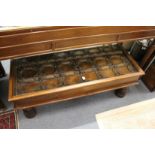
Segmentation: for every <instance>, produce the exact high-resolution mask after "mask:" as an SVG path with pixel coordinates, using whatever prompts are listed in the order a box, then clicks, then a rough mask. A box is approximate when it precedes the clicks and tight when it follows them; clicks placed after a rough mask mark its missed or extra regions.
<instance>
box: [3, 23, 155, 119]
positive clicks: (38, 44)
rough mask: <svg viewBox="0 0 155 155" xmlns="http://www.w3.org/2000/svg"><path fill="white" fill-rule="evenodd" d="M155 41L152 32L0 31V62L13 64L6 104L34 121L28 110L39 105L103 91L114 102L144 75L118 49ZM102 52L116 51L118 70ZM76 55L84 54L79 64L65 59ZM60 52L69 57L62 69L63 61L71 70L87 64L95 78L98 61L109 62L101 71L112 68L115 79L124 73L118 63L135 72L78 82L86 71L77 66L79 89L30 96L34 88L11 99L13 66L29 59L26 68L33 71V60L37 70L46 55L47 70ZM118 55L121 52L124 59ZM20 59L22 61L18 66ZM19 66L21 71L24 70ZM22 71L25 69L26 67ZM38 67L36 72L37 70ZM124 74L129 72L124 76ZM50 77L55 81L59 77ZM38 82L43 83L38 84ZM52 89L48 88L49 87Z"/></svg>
mask: <svg viewBox="0 0 155 155" xmlns="http://www.w3.org/2000/svg"><path fill="white" fill-rule="evenodd" d="M154 36H155V26H94V27H90V26H84V27H82V26H76V27H73V26H66V27H65V26H55V27H53V26H51V27H33V28H20V29H15V30H4V31H0V60H6V59H11V60H12V65H11V74H10V81H9V83H10V86H9V100H10V101H11V102H13V103H14V106H15V109H24V113H25V115H26V116H27V117H33V116H34V115H35V113H36V112H35V110H34V109H32V108H34V107H36V106H40V105H44V104H49V103H55V102H58V101H63V100H68V99H73V98H77V97H82V96H87V95H92V94H96V93H100V92H104V91H108V90H115V94H116V95H117V96H119V97H123V96H124V95H125V93H126V89H125V88H126V87H128V86H130V85H133V84H136V83H137V82H138V79H139V78H140V76H142V75H143V74H144V72H143V71H142V70H141V68H140V67H139V66H138V65H137V63H136V62H135V61H134V60H133V59H132V57H131V56H130V55H128V53H127V52H126V51H125V50H124V49H123V48H121V43H122V42H126V41H132V40H138V39H145V38H154ZM107 44H108V45H107ZM114 44H117V45H118V46H119V47H120V48H119V49H116V50H114V48H113V45H114ZM107 47H110V48H111V47H112V50H113V52H115V51H116V53H117V54H116V56H114V57H115V58H116V59H117V60H115V62H118V61H122V62H121V63H120V64H119V63H118V64H113V63H112V62H111V59H112V55H111V53H112V52H111V51H107V53H108V52H109V54H107V55H106V50H105V48H107ZM94 48H95V49H97V50H98V51H99V54H98V53H97V52H98V51H97V52H96V53H93V54H94V55H93V54H92V55H91V53H90V50H92V49H94ZM77 51H86V53H87V54H86V55H83V56H80V57H79V58H78V56H77V57H74V56H71V59H70V56H69V54H68V53H71V54H70V55H73V54H74V53H75V54H76V52H77ZM62 52H63V53H67V54H68V56H67V57H65V56H64V57H63V58H62V59H61V63H62V60H63V61H65V63H68V62H67V61H71V62H74V64H76V63H79V62H81V60H82V61H84V60H83V58H86V59H90V60H91V62H92V61H93V63H92V64H93V65H92V66H93V67H91V68H89V69H88V70H89V71H90V70H91V69H92V70H93V71H94V70H95V71H96V72H99V73H100V67H96V64H95V65H94V60H95V59H96V58H97V57H104V58H105V59H106V60H109V63H110V64H108V65H109V66H108V65H107V66H106V67H110V68H112V69H113V70H114V72H117V73H116V74H118V70H117V69H118V67H123V63H124V62H127V61H129V62H127V64H128V63H131V66H133V68H135V71H133V72H132V71H131V70H130V69H129V68H128V67H127V68H122V70H123V71H124V73H122V74H121V73H120V75H119V76H116V75H115V76H112V77H111V76H109V77H105V76H102V77H100V75H99V76H98V78H94V74H93V73H91V75H90V76H83V73H88V72H87V71H88V70H84V71H83V70H82V71H81V68H80V69H79V64H76V65H75V66H76V69H75V71H76V73H77V72H78V75H80V76H81V77H80V78H81V80H82V81H81V82H80V83H77V84H73V85H64V87H60V88H53V89H47V90H43V91H37V92H36V91H35V90H37V87H35V86H36V85H34V83H33V84H32V87H33V86H34V87H33V89H35V90H34V92H31V93H30V92H29V93H25V94H20V95H16V94H15V93H14V90H15V88H14V86H15V84H18V82H19V81H20V78H19V79H18V78H16V77H17V76H18V72H17V71H15V70H16V66H17V65H16V64H19V63H21V62H23V64H24V63H25V62H26V63H28V62H29V58H31V57H32V58H34V59H33V60H32V61H31V63H32V64H33V65H32V66H36V65H37V62H36V64H34V63H35V60H36V59H39V60H40V61H39V64H41V63H40V62H41V59H42V55H46V54H49V55H48V57H52V58H51V59H50V60H49V59H48V60H47V61H48V62H50V64H51V61H52V62H53V61H56V60H55V58H54V55H55V54H56V57H57V54H58V53H62ZM110 52H111V53H110ZM119 52H122V55H123V56H122V55H121V54H120V53H119ZM77 53H78V52H77ZM37 55H38V56H37ZM64 55H65V54H64ZM114 55H115V54H114ZM120 55H121V56H120ZM40 56H41V57H40ZM118 56H120V57H121V59H120V60H118V59H119V58H118ZM25 57H28V58H25ZM22 58H24V59H26V60H22ZM45 58H46V56H45ZM77 58H78V59H77ZM80 59H81V60H80ZM18 60H19V61H18ZM58 60H59V59H58ZM36 61H38V60H36ZM46 65H49V64H46ZM58 65H59V61H57V62H56V66H58ZM21 66H22V67H24V66H23V65H21ZM27 66H28V67H30V66H29V63H28V65H27ZM32 66H31V67H32ZM94 66H95V67H94ZM127 66H128V65H127ZM41 67H42V66H40V67H38V69H39V68H41ZM55 68H57V67H55ZM77 68H78V70H77ZM116 68H117V69H116ZM115 69H116V70H115ZM128 69H129V70H130V71H131V72H129V73H128V71H129V70H128ZM59 70H61V68H60V69H58V70H56V72H58V71H59ZM104 71H105V67H104ZM109 71H110V70H108V72H109ZM21 72H22V71H21ZM15 73H16V74H15ZM66 73H67V75H70V73H71V72H69V73H68V72H63V75H64V74H65V75H66ZM74 73H75V72H74ZM125 73H126V74H125ZM39 74H40V71H38V72H37V75H39ZM21 75H22V74H21ZM54 75H59V73H58V74H54ZM74 75H75V74H74ZM87 75H88V74H87ZM95 75H96V74H95ZM108 75H109V73H108ZM60 77H61V78H64V77H63V76H62V73H60ZM89 78H90V79H93V80H92V81H89V80H88V81H87V79H89ZM35 79H39V80H40V78H38V77H35ZM16 80H17V81H16ZM18 80H19V81H18ZM24 80H27V79H24ZM62 81H63V80H62ZM37 82H38V81H37ZM40 82H44V81H43V80H41V81H40ZM72 82H73V81H72ZM54 85H55V83H54ZM54 85H53V84H52V85H51V86H54ZM15 87H16V86H15ZM40 87H42V88H44V87H43V86H42V85H41V86H40V85H39V88H40ZM46 87H47V86H46ZM19 90H20V89H19ZM30 108H31V109H30Z"/></svg>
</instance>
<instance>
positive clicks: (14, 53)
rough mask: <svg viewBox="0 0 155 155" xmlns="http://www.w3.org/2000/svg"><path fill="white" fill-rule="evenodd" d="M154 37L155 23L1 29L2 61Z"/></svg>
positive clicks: (0, 51)
mask: <svg viewBox="0 0 155 155" xmlns="http://www.w3.org/2000/svg"><path fill="white" fill-rule="evenodd" d="M154 36H155V26H92V27H90V26H84V27H82V26H77V27H74V26H67V27H64V26H62V27H60V26H58V27H52V26H51V27H38V28H37V27H36V28H29V29H28V28H27V29H22V30H12V31H2V32H0V60H4V59H10V58H11V59H13V58H17V57H23V56H33V55H37V54H43V53H49V52H58V51H60V50H67V49H73V48H81V47H85V46H96V45H102V44H105V43H116V42H123V41H129V40H136V39H144V38H153V37H154Z"/></svg>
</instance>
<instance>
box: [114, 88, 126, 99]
mask: <svg viewBox="0 0 155 155" xmlns="http://www.w3.org/2000/svg"><path fill="white" fill-rule="evenodd" d="M126 93H127V88H120V89H117V90H115V95H116V96H117V97H120V98H122V97H124V96H125V95H126Z"/></svg>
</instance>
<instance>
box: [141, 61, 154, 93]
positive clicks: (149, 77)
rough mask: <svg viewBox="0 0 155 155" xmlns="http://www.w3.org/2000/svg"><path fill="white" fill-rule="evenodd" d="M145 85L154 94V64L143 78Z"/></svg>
mask: <svg viewBox="0 0 155 155" xmlns="http://www.w3.org/2000/svg"><path fill="white" fill-rule="evenodd" d="M142 80H143V82H144V84H145V85H146V86H147V88H148V89H149V90H150V91H151V92H152V91H155V64H152V65H151V66H150V67H149V69H148V70H147V71H146V75H145V76H144V77H143V78H142Z"/></svg>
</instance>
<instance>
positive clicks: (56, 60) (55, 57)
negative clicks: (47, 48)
mask: <svg viewBox="0 0 155 155" xmlns="http://www.w3.org/2000/svg"><path fill="white" fill-rule="evenodd" d="M115 55H117V56H120V59H121V60H122V63H121V64H113V63H112V61H111V57H112V56H115ZM99 57H100V58H104V59H105V60H106V62H107V65H106V66H99V65H97V64H96V63H95V61H94V59H95V58H99ZM82 61H85V62H87V63H89V64H90V66H91V67H90V68H88V69H83V68H82V67H81V66H80V62H82ZM14 62H15V76H16V77H17V78H16V81H15V85H14V86H15V87H14V88H15V89H14V90H15V91H14V92H15V95H18V94H23V93H24V92H23V91H22V88H21V89H19V86H20V85H24V84H25V85H26V84H29V82H38V84H39V87H40V89H39V90H38V91H40V90H44V89H46V88H45V87H44V86H43V85H42V82H43V81H45V80H48V79H57V80H58V81H59V82H58V83H59V85H58V87H63V86H66V85H67V84H66V83H65V80H64V79H65V78H67V76H70V75H75V76H78V77H79V79H80V80H79V81H78V83H82V82H87V79H85V77H84V73H87V72H91V71H92V72H94V73H95V74H96V77H97V79H103V78H107V77H105V76H103V75H102V74H101V71H102V70H103V69H104V68H105V69H108V68H110V69H112V71H113V73H114V75H115V76H119V75H121V74H120V73H119V72H118V67H120V66H121V65H124V66H126V67H127V68H128V69H129V71H130V72H134V71H135V68H134V67H133V66H132V65H131V64H130V62H129V60H128V59H127V58H126V57H125V55H124V54H123V52H122V51H121V50H120V49H119V48H118V47H117V45H116V46H112V45H111V46H102V47H96V48H90V49H80V50H74V51H68V52H61V53H55V54H48V55H42V56H35V57H30V58H22V59H18V60H14ZM63 63H68V64H69V66H71V68H73V71H70V72H65V71H63V70H62V68H61V67H60V64H63ZM46 65H51V66H53V67H54V74H52V75H51V77H50V78H46V77H44V76H43V75H42V72H41V70H42V69H43V67H45V66H46ZM101 67H102V68H101ZM26 69H34V70H35V71H37V73H36V75H35V76H34V77H32V78H30V81H29V79H24V78H23V77H22V72H23V71H24V70H26ZM97 79H96V80H97ZM78 83H77V84H78ZM30 93H31V92H30Z"/></svg>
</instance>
